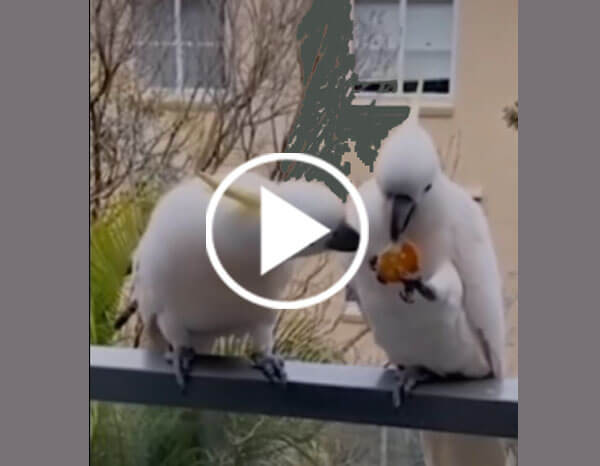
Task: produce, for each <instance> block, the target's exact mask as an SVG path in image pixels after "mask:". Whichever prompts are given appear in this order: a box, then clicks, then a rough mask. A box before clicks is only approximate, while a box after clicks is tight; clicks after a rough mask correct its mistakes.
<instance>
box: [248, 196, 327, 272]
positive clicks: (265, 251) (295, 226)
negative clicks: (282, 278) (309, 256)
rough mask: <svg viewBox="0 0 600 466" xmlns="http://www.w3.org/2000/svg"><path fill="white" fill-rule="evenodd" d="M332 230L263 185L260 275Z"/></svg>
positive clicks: (261, 198)
mask: <svg viewBox="0 0 600 466" xmlns="http://www.w3.org/2000/svg"><path fill="white" fill-rule="evenodd" d="M329 232H330V230H329V228H327V227H326V226H324V225H322V224H321V223H319V222H317V221H316V220H314V219H313V218H311V217H309V216H308V215H306V214H305V213H304V212H302V211H301V210H300V209H297V208H296V207H294V206H293V205H292V204H290V203H289V202H286V201H284V200H283V199H281V198H280V197H279V196H276V195H275V194H273V193H272V192H271V191H269V190H268V189H266V188H264V187H262V186H261V187H260V274H261V275H264V274H265V273H267V272H268V271H269V270H272V269H273V268H275V267H277V266H278V265H279V264H281V263H282V262H285V261H286V260H288V259H289V258H290V257H292V256H293V255H295V254H296V253H298V252H299V251H301V250H303V249H304V248H306V247H307V246H308V245H310V244H311V243H313V242H315V241H317V240H318V239H320V238H322V237H323V236H325V235H326V234H327V233H329Z"/></svg>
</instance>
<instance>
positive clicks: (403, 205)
mask: <svg viewBox="0 0 600 466" xmlns="http://www.w3.org/2000/svg"><path fill="white" fill-rule="evenodd" d="M415 207H416V204H415V201H413V200H412V198H411V197H410V196H406V195H404V194H400V195H397V196H394V197H393V199H392V224H391V230H390V236H391V237H392V241H394V242H396V241H398V238H399V237H400V235H401V234H402V233H404V231H405V230H406V227H408V224H409V223H410V219H411V217H412V215H413V213H414V212H415Z"/></svg>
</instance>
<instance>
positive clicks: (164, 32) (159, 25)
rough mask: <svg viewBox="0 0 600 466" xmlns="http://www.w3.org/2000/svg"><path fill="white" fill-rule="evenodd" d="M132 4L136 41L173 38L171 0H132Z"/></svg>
mask: <svg viewBox="0 0 600 466" xmlns="http://www.w3.org/2000/svg"><path fill="white" fill-rule="evenodd" d="M132 4H133V27H134V29H135V31H136V35H137V41H138V42H142V43H146V42H148V41H159V42H173V41H174V40H175V23H174V2H173V0H134V1H133V2H132Z"/></svg>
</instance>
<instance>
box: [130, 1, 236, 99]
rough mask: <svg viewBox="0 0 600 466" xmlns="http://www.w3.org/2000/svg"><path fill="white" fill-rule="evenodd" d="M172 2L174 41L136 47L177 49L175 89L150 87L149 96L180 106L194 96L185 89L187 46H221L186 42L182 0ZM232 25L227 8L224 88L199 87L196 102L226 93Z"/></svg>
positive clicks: (225, 19)
mask: <svg viewBox="0 0 600 466" xmlns="http://www.w3.org/2000/svg"><path fill="white" fill-rule="evenodd" d="M168 1H170V2H173V28H174V32H175V37H174V41H168V42H165V41H150V42H145V43H139V44H136V45H163V46H169V47H175V73H176V86H175V88H170V87H164V86H150V87H149V88H148V91H147V92H148V94H152V93H154V92H160V93H163V94H166V95H165V101H166V103H167V104H170V103H173V104H176V105H177V104H180V103H182V102H188V101H189V99H190V97H191V96H192V93H193V91H194V89H193V88H190V87H184V85H183V73H184V69H183V66H184V58H183V47H184V46H186V45H192V46H193V45H195V46H204V45H206V46H209V47H210V46H215V45H217V46H218V45H219V44H218V43H216V42H212V41H208V42H199V41H198V42H192V41H184V40H183V39H182V35H183V34H182V31H181V24H182V21H181V1H182V0H168ZM221 2H223V3H225V2H226V0H221ZM231 27H232V26H231V23H230V21H229V15H228V14H227V8H226V7H225V8H224V25H223V31H224V34H223V44H221V45H222V47H223V66H224V74H225V76H226V79H225V83H224V84H223V87H222V88H214V87H202V86H201V87H198V89H197V91H196V95H195V101H196V102H202V101H204V97H205V95H206V94H207V93H210V94H211V95H214V94H217V95H218V94H219V93H224V92H225V86H226V85H227V77H229V76H230V74H229V73H230V72H231V70H230V69H229V66H228V60H227V47H226V44H227V41H228V39H229V37H230V30H231ZM135 60H136V59H135V54H134V59H133V61H134V69H135ZM206 103H207V104H210V102H206Z"/></svg>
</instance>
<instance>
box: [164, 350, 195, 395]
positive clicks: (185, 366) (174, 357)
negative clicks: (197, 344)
mask: <svg viewBox="0 0 600 466" xmlns="http://www.w3.org/2000/svg"><path fill="white" fill-rule="evenodd" d="M195 357H196V352H195V351H194V349H193V348H188V347H180V348H178V349H176V350H175V351H168V352H167V353H166V354H165V359H166V361H167V362H168V363H169V364H171V365H173V369H174V371H175V380H176V381H177V385H178V386H179V388H180V389H181V393H185V391H186V388H187V378H188V376H189V373H190V370H191V368H192V363H193V362H194V359H195Z"/></svg>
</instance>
